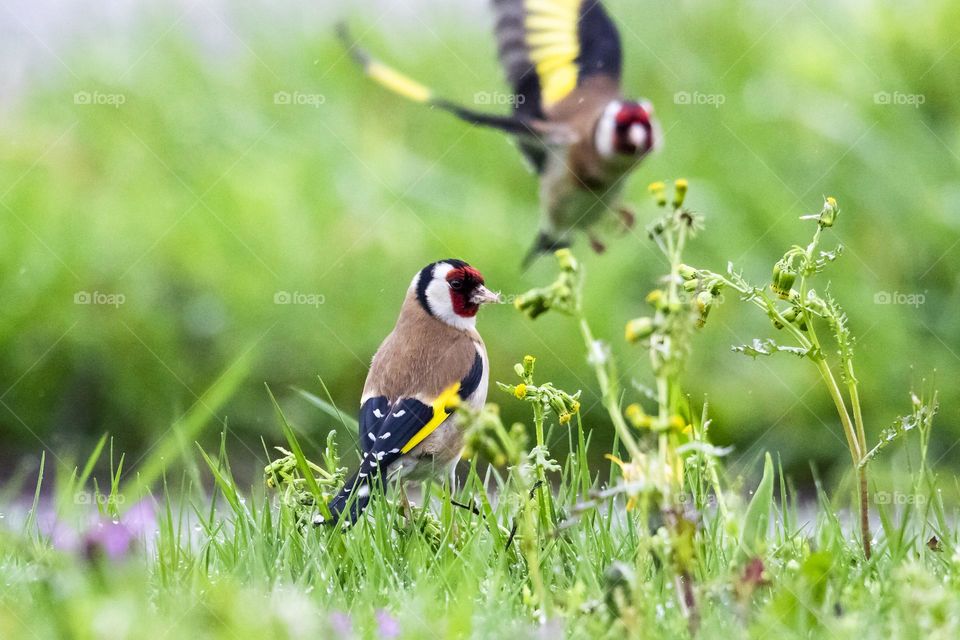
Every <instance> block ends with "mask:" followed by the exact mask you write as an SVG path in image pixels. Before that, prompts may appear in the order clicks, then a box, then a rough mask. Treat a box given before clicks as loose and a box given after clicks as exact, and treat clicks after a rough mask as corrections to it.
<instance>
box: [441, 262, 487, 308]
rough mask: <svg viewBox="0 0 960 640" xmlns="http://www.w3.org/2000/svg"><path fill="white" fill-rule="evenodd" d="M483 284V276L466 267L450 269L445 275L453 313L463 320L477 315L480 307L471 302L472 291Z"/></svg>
mask: <svg viewBox="0 0 960 640" xmlns="http://www.w3.org/2000/svg"><path fill="white" fill-rule="evenodd" d="M482 284H483V276H482V275H480V272H479V271H477V270H476V269H474V268H473V267H471V266H469V265H467V266H463V267H456V268H455V269H451V270H450V273H448V274H447V286H449V287H450V303H451V304H452V305H453V312H454V313H456V314H457V315H458V316H460V317H463V318H472V317H473V316H475V315H477V311H479V310H480V305H478V304H476V303H475V302H472V301H471V298H472V296H473V292H474V290H475V289H476V288H477V287H478V286H480V285H482Z"/></svg>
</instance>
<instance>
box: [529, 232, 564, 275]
mask: <svg viewBox="0 0 960 640" xmlns="http://www.w3.org/2000/svg"><path fill="white" fill-rule="evenodd" d="M569 246H570V243H569V242H568V241H566V240H560V239H558V238H556V237H554V236H552V235H550V234H549V233H546V232H545V231H541V232H540V233H538V234H537V239H536V240H534V241H533V246H532V247H530V250H529V251H527V255H526V256H524V258H523V265H522V266H523V268H524V269H526V268H527V267H529V266H530V265H531V264H533V261H534V260H536V259H537V258H539V257H540V256H542V255H543V254H545V253H552V252H554V251H556V250H557V249H564V248H566V247H569Z"/></svg>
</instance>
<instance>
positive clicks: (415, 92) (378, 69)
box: [364, 59, 432, 102]
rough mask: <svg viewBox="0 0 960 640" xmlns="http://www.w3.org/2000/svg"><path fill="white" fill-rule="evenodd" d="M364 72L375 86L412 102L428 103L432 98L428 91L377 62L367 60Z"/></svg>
mask: <svg viewBox="0 0 960 640" xmlns="http://www.w3.org/2000/svg"><path fill="white" fill-rule="evenodd" d="M364 70H365V71H366V72H367V75H368V76H370V78H372V79H373V80H374V81H376V82H377V84H379V85H381V86H383V87H385V88H387V89H389V90H390V91H393V92H394V93H396V94H399V95H401V96H403V97H404V98H407V99H409V100H413V101H414V102H429V100H430V98H431V96H432V93H431V91H430V89H428V88H427V87H425V86H424V85H422V84H420V83H419V82H417V81H416V80H414V79H413V78H410V77H408V76H406V75H404V74H402V73H400V72H399V71H397V70H396V69H393V68H391V67H388V66H387V65H385V64H383V63H382V62H380V61H378V60H372V59H371V60H369V61H368V62H367V64H366V66H365V67H364Z"/></svg>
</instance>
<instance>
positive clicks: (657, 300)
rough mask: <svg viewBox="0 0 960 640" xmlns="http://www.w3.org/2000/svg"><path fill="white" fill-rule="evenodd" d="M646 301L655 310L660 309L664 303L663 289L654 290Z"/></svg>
mask: <svg viewBox="0 0 960 640" xmlns="http://www.w3.org/2000/svg"><path fill="white" fill-rule="evenodd" d="M646 300H647V302H648V303H650V304H651V305H652V306H653V308H654V309H659V308H660V307H661V305H662V303H663V301H664V295H663V291H662V290H661V289H654V290H653V291H651V292H650V293H648V294H647V298H646Z"/></svg>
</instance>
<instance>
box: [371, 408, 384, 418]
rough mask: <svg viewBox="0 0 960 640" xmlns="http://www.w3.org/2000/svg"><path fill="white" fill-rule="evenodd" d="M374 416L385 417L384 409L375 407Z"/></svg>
mask: <svg viewBox="0 0 960 640" xmlns="http://www.w3.org/2000/svg"><path fill="white" fill-rule="evenodd" d="M373 416H374V417H375V418H382V417H383V411H380V409H374V410H373Z"/></svg>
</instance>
